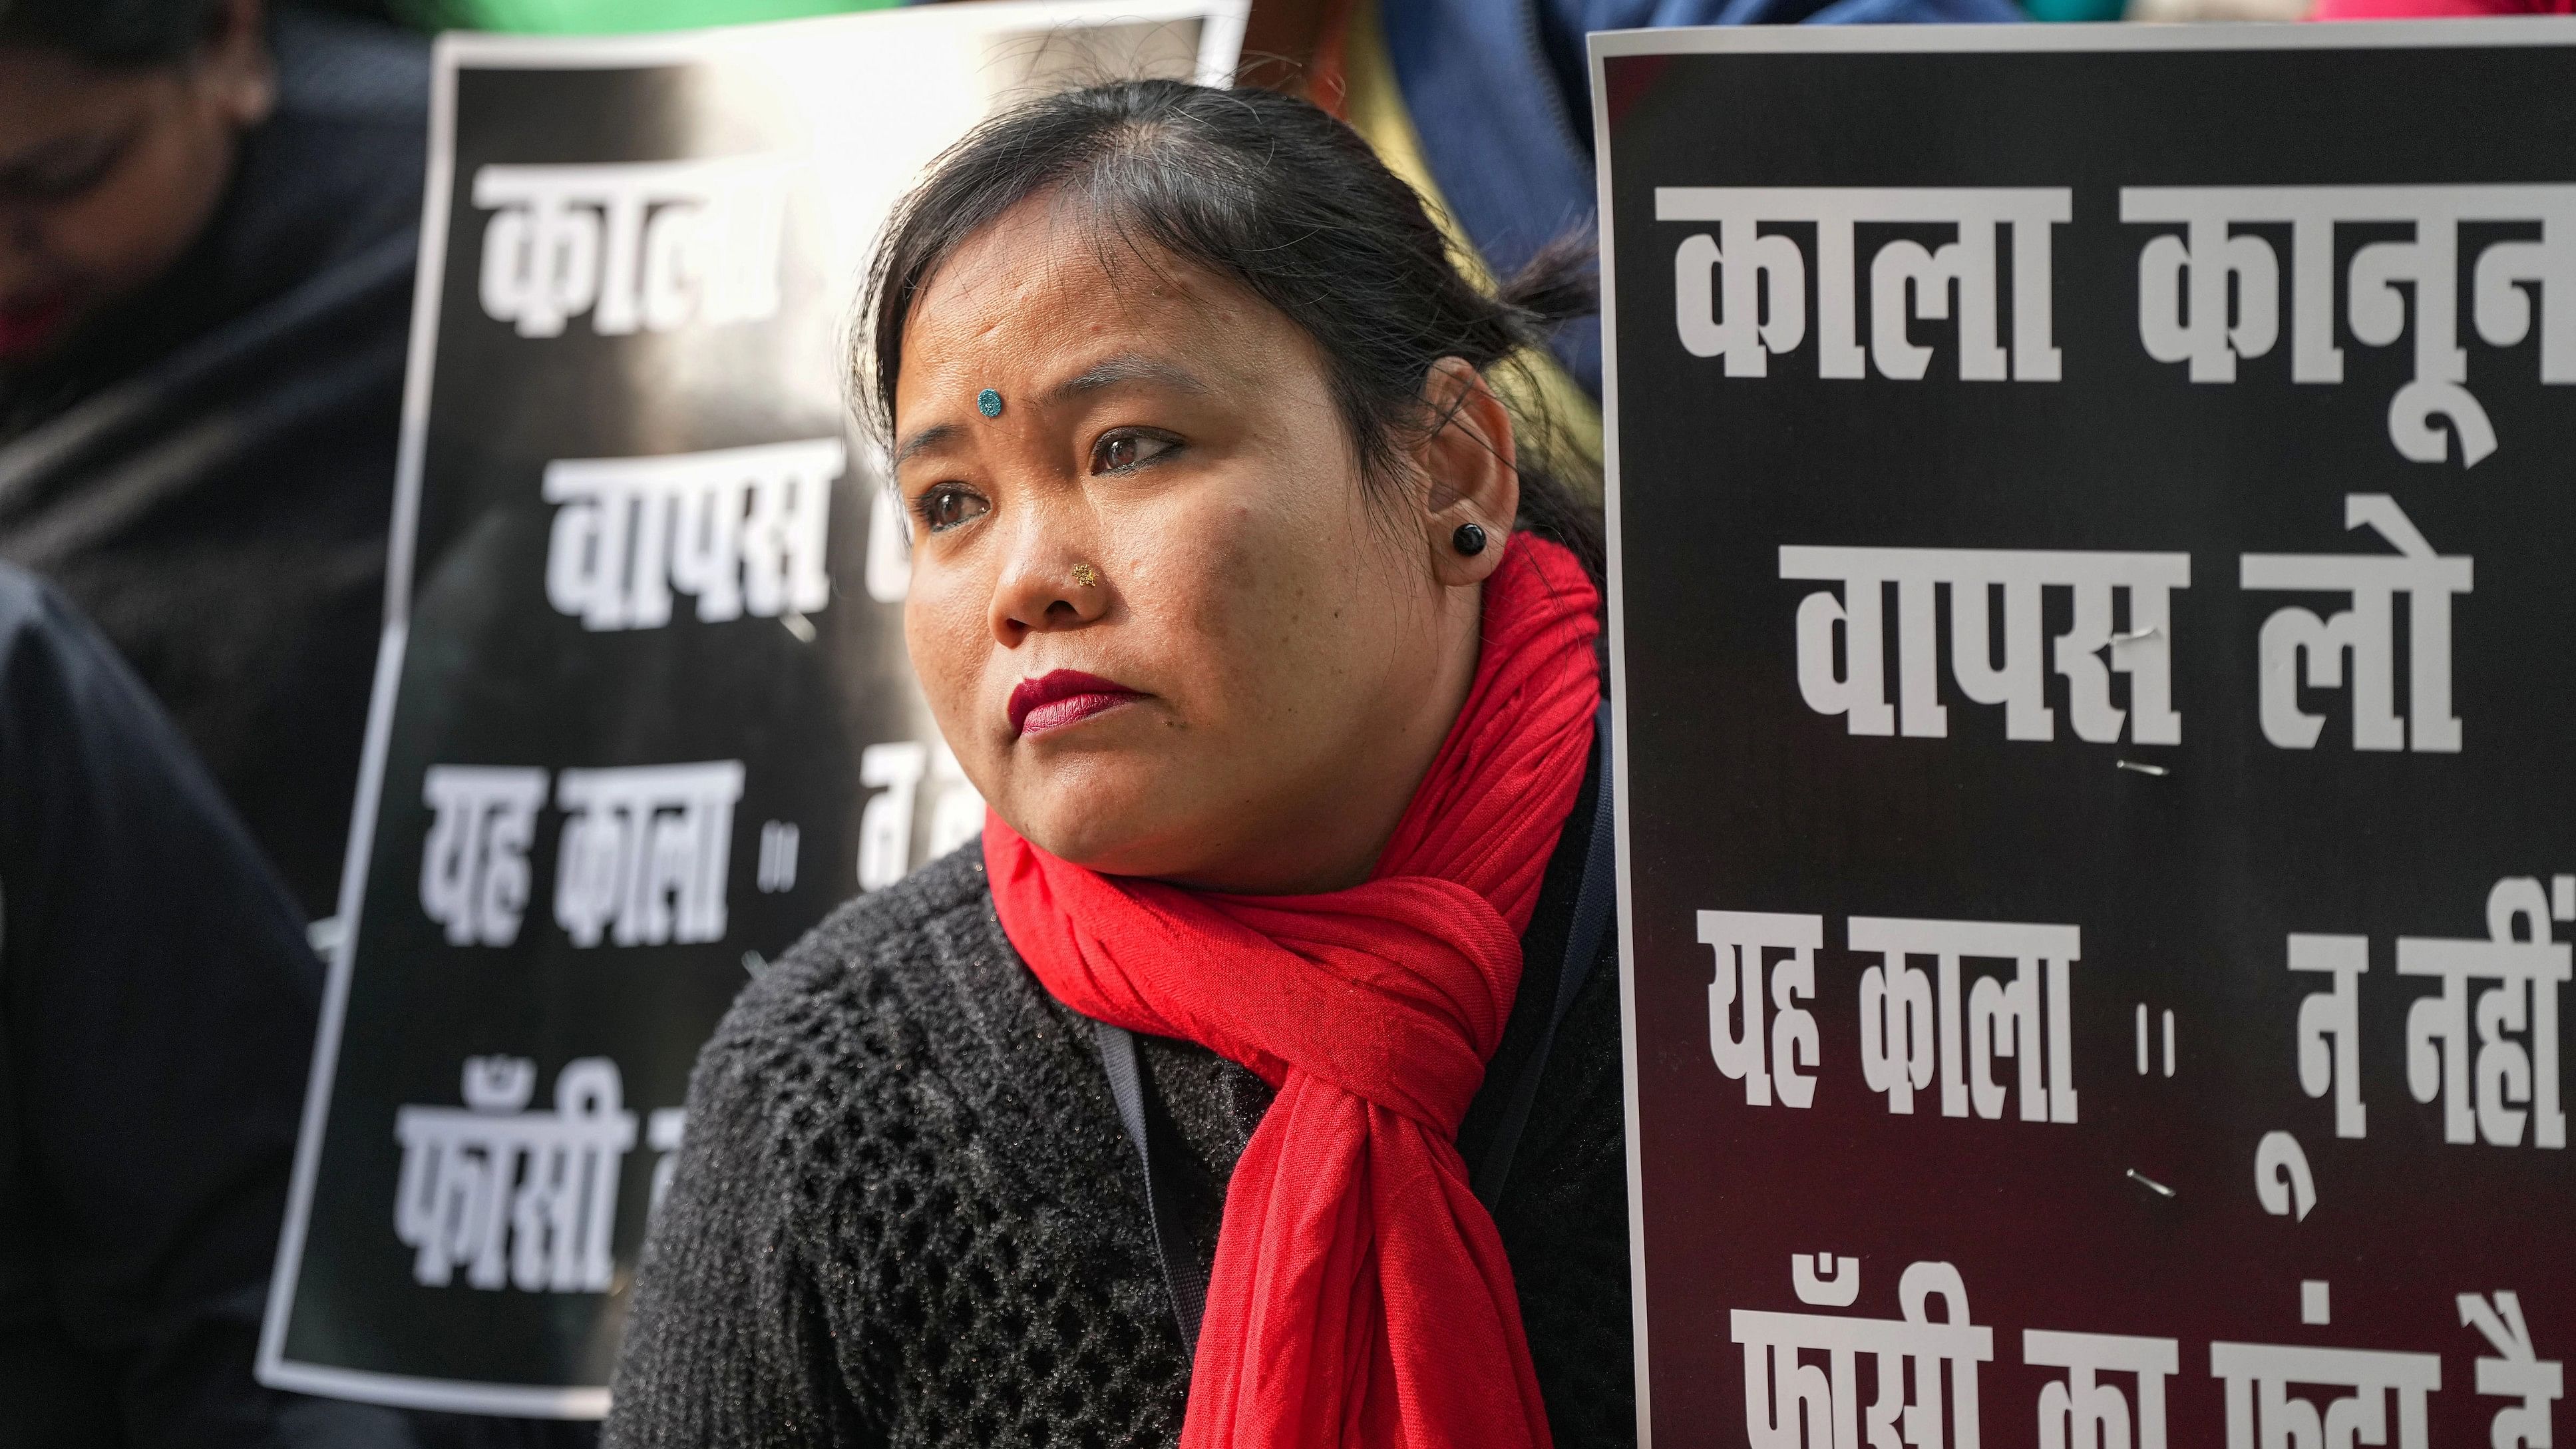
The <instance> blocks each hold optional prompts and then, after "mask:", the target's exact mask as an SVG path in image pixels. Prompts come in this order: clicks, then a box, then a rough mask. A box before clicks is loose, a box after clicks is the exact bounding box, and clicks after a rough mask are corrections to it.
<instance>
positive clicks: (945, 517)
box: [914, 483, 992, 533]
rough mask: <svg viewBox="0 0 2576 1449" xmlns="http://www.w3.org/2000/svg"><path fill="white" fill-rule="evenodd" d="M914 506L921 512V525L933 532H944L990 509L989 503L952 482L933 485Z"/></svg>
mask: <svg viewBox="0 0 2576 1449" xmlns="http://www.w3.org/2000/svg"><path fill="white" fill-rule="evenodd" d="M914 507H915V508H916V509H918V510H919V511H920V513H921V522H922V526H923V527H925V528H928V529H929V530H930V531H931V532H933V533H945V532H947V531H948V530H949V529H952V528H955V527H956V526H957V525H959V524H961V523H966V522H970V521H972V520H974V519H978V518H981V517H983V516H984V515H985V514H987V513H989V512H991V511H992V505H991V504H989V503H986V502H985V501H984V500H983V499H981V498H979V497H977V496H976V495H975V494H973V493H971V492H969V491H968V490H966V489H964V488H960V487H958V486H957V485H956V484H954V483H941V484H936V485H934V486H933V487H932V488H931V489H930V490H929V491H928V492H926V493H924V494H922V495H921V499H920V501H919V502H918V503H916V504H915V505H914Z"/></svg>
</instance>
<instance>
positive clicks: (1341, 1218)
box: [606, 82, 1634, 1445]
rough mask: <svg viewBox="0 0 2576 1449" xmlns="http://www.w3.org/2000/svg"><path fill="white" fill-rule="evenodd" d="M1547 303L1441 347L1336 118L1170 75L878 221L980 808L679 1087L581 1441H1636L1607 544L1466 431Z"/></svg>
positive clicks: (911, 498)
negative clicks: (665, 1170)
mask: <svg viewBox="0 0 2576 1449" xmlns="http://www.w3.org/2000/svg"><path fill="white" fill-rule="evenodd" d="M1573 260H1575V259H1571V258H1568V257H1565V256H1563V255H1561V254H1560V255H1558V256H1556V257H1555V258H1554V259H1553V260H1552V261H1550V262H1548V263H1547V264H1545V265H1544V266H1543V267H1542V268H1541V269H1540V270H1539V271H1538V272H1537V273H1535V274H1534V275H1533V276H1531V277H1528V278H1525V279H1524V280H1523V281H1521V282H1520V283H1517V284H1515V285H1514V286H1512V287H1509V288H1506V289H1505V296H1504V297H1503V298H1501V299H1497V298H1494V297H1489V296H1486V295H1482V294H1480V293H1478V292H1477V291H1476V290H1475V289H1474V288H1473V287H1471V286H1469V285H1468V284H1467V283H1466V282H1465V281H1464V280H1462V278H1461V277H1460V275H1459V273H1458V271H1457V269H1456V267H1455V266H1454V264H1453V261H1452V258H1451V255H1450V253H1449V252H1448V250H1447V249H1446V247H1445V246H1444V244H1443V241H1442V239H1441V234H1440V232H1439V231H1438V229H1437V228H1436V227H1435V226H1434V225H1433V223H1432V222H1431V221H1430V220H1429V219H1428V218H1427V217H1426V216H1425V214H1424V212H1423V209H1422V207H1421V205H1420V203H1419V201H1418V200H1417V199H1416V197H1415V196H1414V194H1413V193H1412V192H1411V191H1409V190H1408V189H1406V188H1405V186H1404V185H1403V184H1402V183H1401V182H1399V181H1397V180H1396V179H1395V178H1394V177H1392V176H1391V175H1390V174H1389V173H1388V172H1387V171H1386V169H1385V168H1384V167H1383V166H1381V165H1380V164H1379V163H1378V161H1377V160H1376V159H1375V158H1374V156H1373V155H1372V153H1371V152H1370V151H1369V150H1368V148H1367V147H1366V146H1365V144H1364V143H1362V142H1361V141H1360V140H1359V139H1358V138H1357V137H1355V136H1354V135H1353V134H1352V133H1351V132H1349V131H1348V130H1347V129H1345V128H1344V127H1343V126H1341V124H1340V123H1338V122H1336V121H1334V120H1332V119H1331V118H1329V117H1327V116H1325V115H1324V114H1322V113H1321V112H1319V111H1317V110H1315V109H1313V108H1312V107H1310V106H1308V105H1306V104H1305V103H1304V102H1302V101H1296V100H1291V99H1287V98H1284V97H1281V96H1277V95H1272V94H1267V93H1263V92H1258V91H1251V92H1226V91H1214V90H1206V89H1201V88H1197V87H1191V86H1186V85H1181V84H1177V83H1170V82H1139V83H1133V84H1123V85H1115V86H1107V87H1102V88H1098V89H1094V90H1089V91H1082V92H1076V93H1072V94H1068V95H1063V96H1058V97H1055V98H1051V99H1046V100H1041V101H1038V102H1035V103H1032V104H1030V105H1029V106H1027V107H1025V108H1023V109H1020V110H1018V111H1015V112H1013V113H1010V114H1008V115H1006V116H1004V117H1002V118H1000V119H998V120H996V121H995V122H993V123H990V124H989V125H987V126H986V127H985V128H984V129H983V130H981V131H980V132H978V133H977V134H976V135H975V136H974V137H972V138H971V139H969V140H968V141H967V142H965V143H963V144H962V145H961V146H960V147H959V148H958V149H957V150H956V151H954V152H953V153H951V155H950V156H949V157H948V158H947V159H946V160H945V161H944V162H943V163H942V165H941V166H940V168H939V169H938V171H937V172H936V173H935V174H934V176H933V177H932V178H931V179H930V180H929V181H928V182H927V183H926V184H925V185H924V187H923V188H922V189H921V191H920V192H918V193H917V194H916V195H915V196H914V198H913V199H912V200H911V201H910V202H909V203H908V204H907V205H906V207H905V209H904V210H903V211H902V212H901V213H900V215H899V216H898V218H897V219H896V221H895V223H894V225H893V228H892V230H891V233H890V235H889V239H888V242H887V245H886V247H885V249H884V251H883V252H882V253H881V260H880V263H879V267H878V272H877V276H876V278H875V284H874V287H873V308H872V322H873V327H874V341H873V347H872V357H871V359H870V361H871V362H872V368H871V371H872V374H873V376H872V381H873V384H874V400H875V402H876V404H877V411H878V412H879V414H880V415H881V418H882V420H883V421H884V422H885V423H886V424H887V425H888V429H889V431H890V433H891V439H892V448H893V454H892V456H893V458H894V460H895V462H894V471H895V475H896V485H897V487H898V489H899V491H900V493H901V496H902V499H903V502H904V504H905V507H906V509H907V511H908V513H909V514H910V516H911V518H912V520H913V523H912V532H913V547H914V552H913V574H912V591H911V595H910V598H909V600H908V602H907V604H906V606H905V607H906V616H905V617H906V628H907V635H908V638H909V642H910V645H911V650H912V655H913V660H914V664H915V666H916V668H917V669H918V671H919V673H920V676H921V680H922V684H923V687H924V688H925V690H926V691H927V693H928V695H929V698H930V700H931V704H932V708H933V710H934V712H935V714H936V715H937V717H938V720H939V724H940V728H941V730H942V732H943V733H944V735H945V736H946V738H947V740H948V742H949V744H950V745H951V746H952V747H953V748H954V749H955V750H956V752H957V755H958V758H959V760H960V761H961V763H963V764H964V766H965V768H966V771H967V773H968V775H969V776H970V777H971V778H972V779H973V780H974V782H975V784H976V785H977V787H978V788H979V789H981V790H982V791H983V793H984V796H985V798H986V800H987V801H988V802H989V803H990V805H991V807H992V814H991V817H990V818H989V819H988V821H987V823H986V827H985V832H984V838H983V841H982V844H981V847H980V848H978V849H968V850H964V851H961V852H959V853H958V854H956V855H954V856H951V857H949V858H948V859H946V860H944V861H942V862H939V863H937V864H934V865H932V866H930V867H928V868H927V869H925V870H923V871H922V872H920V873H919V874H918V875H916V876H915V877H914V878H912V879H911V880H909V881H907V882H905V883H904V884H903V885H901V886H898V887H896V888H894V889H891V890H889V891H886V892H884V893H882V894H879V895H875V896H871V897H868V898H866V899H865V900H863V901H860V902H856V903H854V904H852V905H851V906H849V907H847V908H845V909H844V910H842V911H841V912H840V913H839V914H838V915H836V916H835V917H834V918H833V919H831V920H830V921H828V922H827V923H825V924H824V925H823V926H822V927H821V928H820V929H818V930H817V931H816V932H815V933H814V934H813V935H811V936H810V937H808V938H807V939H806V941H805V942H804V943H802V944H801V945H800V946H799V947H798V948H797V949H796V950H795V951H794V952H793V953H792V954H791V955H790V956H789V957H788V958H786V959H785V960H783V961H782V962H780V963H779V964H777V965H775V966H773V967H771V968H769V970H768V971H767V972H766V973H765V974H764V975H763V976H761V977H760V979H759V980H758V981H757V982H755V983H754V984H753V985H752V986H751V987H749V988H748V989H747V990H746V992H745V993H744V996H743V998H742V999H741V1000H740V1001H739V1002H738V1003H737V1005H736V1006H735V1008H734V1010H733V1012H732V1014H731V1015H730V1016H729V1017H728V1019H727V1021H726V1022H725V1024H724V1025H723V1027H722V1028H720V1029H719V1031H718V1033H717V1035H716V1037H715V1038H714V1039H713V1040H712V1041H711V1042H710V1044H709V1045H708V1047H707V1049H706V1052H705V1054H704V1056H703V1057H702V1058H701V1060H700V1062H699V1066H698V1071H697V1074H696V1078H695V1081H694V1082H693V1084H692V1086H691V1090H690V1108H689V1110H690V1127H689V1134H688V1143H687V1146H686V1148H685V1149H684V1154H685V1155H684V1160H683V1162H682V1164H681V1168H680V1171H679V1173H678V1176H677V1179H676V1181H675V1183H674V1185H673V1187H672V1189H671V1193H670V1196H669V1197H668V1199H667V1200H666V1201H665V1202H664V1203H663V1205H662V1207H661V1210H660V1214H659V1217H658V1219H657V1221H656V1223H655V1225H654V1229H653V1236H652V1239H651V1241H650V1244H649V1246H648V1248H647V1251H646V1257H645V1265H644V1268H643V1270H642V1276H641V1282H640V1284H639V1287H638V1292H637V1299H636V1306H635V1313H634V1318H633V1321H632V1322H631V1324H630V1326H629V1332H628V1338H627V1343H626V1353H625V1357H624V1360H623V1361H622V1363H621V1364H620V1366H619V1370H618V1375H617V1379H616V1385H615V1395H614V1402H615V1408H614V1410H613V1412H612V1415H611V1418H610V1420H609V1424H608V1429H607V1436H606V1437H607V1440H608V1442H610V1443H612V1444H617V1445H682V1444H687V1445H722V1444H754V1443H757V1444H826V1443H832V1444H876V1443H899V1444H934V1443H940V1444H961V1445H962V1444H970V1443H971V1444H977V1445H983V1444H993V1443H1085V1444H1087V1443H1102V1444H1112V1443H1115V1444H1126V1443H1145V1442H1170V1441H1171V1440H1172V1439H1173V1437H1174V1435H1175V1433H1176V1432H1177V1433H1178V1435H1179V1437H1180V1439H1181V1440H1182V1442H1184V1443H1189V1444H1203V1445H1219V1444H1223V1445H1256V1444H1257V1445H1308V1444H1329V1443H1351V1444H1370V1445H1391V1444H1426V1445H1427V1444H1476V1445H1507V1444H1527V1445H1546V1444H1549V1443H1551V1442H1554V1443H1558V1444H1569V1445H1570V1444H1590V1443H1604V1442H1614V1441H1623V1440H1627V1439H1629V1438H1631V1437H1632V1436H1633V1419H1634V1410H1633V1405H1632V1399H1631V1390H1630V1374H1631V1365H1630V1348H1629V1328H1628V1325H1629V1306H1628V1265H1627V1225H1626V1207H1625V1193H1624V1181H1625V1178H1624V1173H1625V1163H1624V1153H1623V1146H1622V1142H1623V1138H1622V1116H1621V1102H1620V1072H1619V1058H1618V982H1617V973H1616V971H1615V969H1613V968H1612V967H1611V966H1610V965H1608V964H1607V961H1608V956H1609V950H1610V947H1609V944H1608V943H1609V941H1610V933H1609V932H1608V931H1607V930H1604V929H1602V927H1603V925H1604V916H1605V914H1606V912H1605V909H1604V908H1605V907H1606V905H1607V899H1608V898H1607V888H1608V879H1607V877H1608V871H1607V870H1606V869H1605V868H1602V867H1601V866H1599V865H1598V864H1596V862H1598V861H1599V860H1600V859H1601V858H1602V857H1604V856H1606V854H1607V848H1606V847H1607V841H1606V832H1605V831H1604V830H1603V829H1602V824H1601V821H1600V820H1599V819H1598V818H1597V814H1596V807H1597V805H1598V804H1599V803H1600V793H1601V791H1602V790H1603V789H1604V788H1605V786H1604V783H1603V779H1602V761H1601V760H1600V759H1599V758H1598V757H1597V753H1596V749H1595V742H1596V738H1597V726H1596V717H1597V714H1598V704H1599V701H1600V698H1601V687H1600V683H1599V664H1598V656H1597V653H1596V648H1595V646H1596V642H1597V636H1598V627H1597V624H1596V617H1595V616H1596V611H1597V609H1598V605H1599V598H1598V594H1597V592H1596V589H1595V583H1594V579H1593V577H1592V571H1593V569H1594V568H1595V562H1594V561H1595V560H1596V559H1597V556H1598V549H1597V529H1596V528H1595V526H1594V525H1593V524H1592V523H1591V522H1590V520H1588V519H1587V518H1586V517H1585V515H1584V514H1583V513H1582V511H1581V510H1580V509H1579V508H1577V507H1576V506H1575V505H1574V504H1572V503H1571V502H1570V501H1569V495H1568V494H1567V493H1566V492H1565V490H1564V489H1563V488H1562V487H1561V486H1559V485H1557V484H1555V483H1553V482H1551V481H1550V480H1548V479H1547V478H1546V477H1545V476H1544V474H1543V472H1542V470H1540V469H1538V468H1536V467H1533V466H1531V465H1530V464H1529V463H1528V461H1527V459H1528V436H1527V434H1526V433H1525V432H1517V431H1516V429H1515V426H1514V420H1513V418H1512V416H1511V415H1510V413H1509V412H1508V411H1507V410H1506V408H1505V407H1504V405H1503V404H1502V403H1501V402H1499V401H1498V400H1497V397H1496V394H1495V391H1494V390H1493V389H1492V388H1491V387H1489V386H1488V385H1487V381H1486V375H1487V374H1488V373H1489V372H1491V371H1494V370H1496V369H1500V368H1504V367H1508V366H1511V365H1512V364H1513V359H1514V358H1515V357H1516V356H1518V355H1520V354H1521V353H1523V352H1524V351H1526V350H1527V349H1529V348H1531V347H1533V346H1535V345H1538V344H1539V342H1540V341H1541V339H1542V337H1543V336H1544V334H1545V331H1546V329H1547V328H1548V327H1549V326H1550V325H1552V324H1553V323H1554V322H1555V321H1557V320H1560V319H1561V316H1562V314H1564V313H1565V312H1567V311H1570V310H1572V309H1573V308H1574V306H1575V305H1577V304H1579V303H1580V302H1581V301H1583V300H1584V299H1583V298H1582V297H1581V295H1580V293H1581V290H1582V289H1581V287H1580V285H1579V284H1576V283H1572V282H1569V281H1568V280H1567V278H1568V277H1569V276H1571V275H1572V274H1573V268H1572V266H1571V265H1570V264H1569V263H1570V262H1571V261H1573ZM1516 530H1517V531H1516ZM1596 844H1597V845H1599V846H1600V847H1601V848H1600V849H1598V850H1596V849H1595V846H1596ZM1587 876H1589V877H1590V879H1589V881H1588V882H1587V879H1586V878H1587ZM1587 895H1588V896H1589V897H1591V903H1590V906H1589V908H1588V909H1582V910H1578V905H1577V903H1578V900H1580V899H1581V898H1583V897H1586V896H1587ZM1578 918H1580V919H1578ZM1561 983H1562V984H1563V985H1565V986H1566V987H1567V988H1568V994H1569V995H1570V997H1571V1000H1570V1002H1566V1001H1561V1000H1560V991H1559V988H1560V984H1561ZM1533 1067H1534V1068H1535V1069H1534V1070H1533V1069H1532V1068H1533ZM1489 1201H1490V1202H1491V1203H1493V1204H1494V1206H1493V1207H1492V1208H1491V1209H1490V1210H1489V1207H1488V1206H1487V1203H1488V1202H1489ZM1193 1344H1194V1347H1193Z"/></svg>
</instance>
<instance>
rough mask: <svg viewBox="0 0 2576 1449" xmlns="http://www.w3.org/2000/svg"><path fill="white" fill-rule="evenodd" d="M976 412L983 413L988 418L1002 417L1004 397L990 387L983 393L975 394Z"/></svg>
mask: <svg viewBox="0 0 2576 1449" xmlns="http://www.w3.org/2000/svg"><path fill="white" fill-rule="evenodd" d="M975 411H977V412H979V413H982V414H983V415H984V416H986V417H988V418H998V417H1000V416H1001V415H1002V395H1001V394H1000V393H998V392H995V391H994V390H993V389H991V388H989V387H988V388H986V389H984V390H983V391H982V392H979V393H977V394H975Z"/></svg>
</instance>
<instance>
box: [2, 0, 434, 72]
mask: <svg viewBox="0 0 2576 1449" xmlns="http://www.w3.org/2000/svg"><path fill="white" fill-rule="evenodd" d="M284 3H285V4H290V5H292V6H293V7H294V8H295V9H298V10H320V11H328V12H331V13H333V14H337V15H343V16H348V17H350V18H352V19H359V20H372V21H378V22H382V23H386V24H411V23H413V22H414V21H415V20H416V19H418V18H420V16H425V15H426V14H427V13H428V12H427V10H426V9H425V8H422V7H425V6H426V5H427V4H428V0H284ZM269 8H270V9H271V10H276V9H278V8H280V4H279V3H278V0H272V3H271V4H270V6H269ZM222 10H223V0H0V45H16V46H25V47H27V48H29V49H34V50H59V51H67V52H69V53H70V54H72V55H73V56H75V57H77V58H79V59H81V60H84V61H87V62H88V63H89V64H91V65H95V66H102V67H129V66H155V65H175V64H177V63H178V62H180V61H183V60H186V59H187V58H188V57H189V56H190V55H192V54H194V53H195V52H196V50H197V47H199V46H201V45H203V44H205V43H206V41H207V39H208V38H209V37H211V36H212V35H213V34H214V33H215V28H216V24H217V21H218V18H219V16H220V15H221V13H222ZM415 10H419V11H420V15H415V14H414V11H415Z"/></svg>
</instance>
